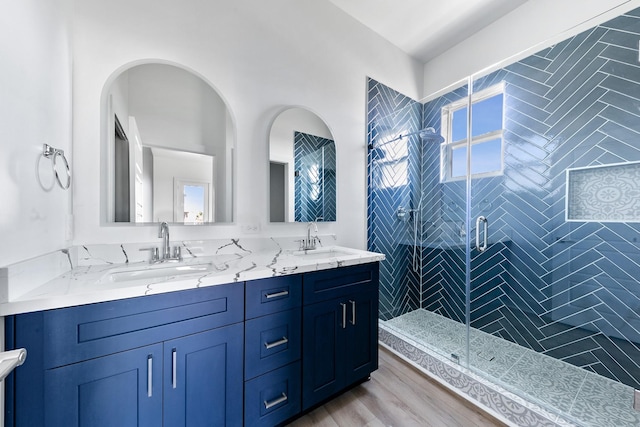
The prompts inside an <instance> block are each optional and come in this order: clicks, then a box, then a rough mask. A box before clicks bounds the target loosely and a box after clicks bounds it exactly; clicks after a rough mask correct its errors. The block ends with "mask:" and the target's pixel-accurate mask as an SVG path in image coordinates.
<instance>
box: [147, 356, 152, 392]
mask: <svg viewBox="0 0 640 427" xmlns="http://www.w3.org/2000/svg"><path fill="white" fill-rule="evenodd" d="M152 396H153V356H152V355H149V356H147V397H152Z"/></svg>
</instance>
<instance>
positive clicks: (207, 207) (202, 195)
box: [174, 179, 213, 225]
mask: <svg viewBox="0 0 640 427" xmlns="http://www.w3.org/2000/svg"><path fill="white" fill-rule="evenodd" d="M175 187H176V190H175V191H176V195H175V196H176V197H175V199H176V204H175V208H174V222H179V223H183V224H192V225H193V224H204V223H207V222H211V221H212V217H213V212H212V209H213V207H212V206H211V203H209V200H211V194H210V192H211V188H212V186H211V185H210V184H209V183H208V182H190V181H183V180H179V179H178V180H176V186H175Z"/></svg>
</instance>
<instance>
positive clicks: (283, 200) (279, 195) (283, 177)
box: [269, 162, 289, 222]
mask: <svg viewBox="0 0 640 427" xmlns="http://www.w3.org/2000/svg"><path fill="white" fill-rule="evenodd" d="M287 187H288V185H287V165H286V163H278V162H269V198H270V203H269V220H270V221H271V222H286V221H289V218H287V210H286V209H285V208H286V206H287V205H288V201H287V194H288V191H289V190H288V188H287Z"/></svg>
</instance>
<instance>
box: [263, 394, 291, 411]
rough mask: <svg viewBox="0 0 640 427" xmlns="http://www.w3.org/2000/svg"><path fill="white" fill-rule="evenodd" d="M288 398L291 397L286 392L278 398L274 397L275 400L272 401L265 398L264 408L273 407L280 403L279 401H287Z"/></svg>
mask: <svg viewBox="0 0 640 427" xmlns="http://www.w3.org/2000/svg"><path fill="white" fill-rule="evenodd" d="M287 399H289V398H288V397H287V395H286V394H285V393H282V396H280V397H278V398H277V399H274V400H272V401H270V402H267V401H266V400H265V401H264V409H269V408H272V407H274V406H276V405H277V404H279V403H282V402H286V401H287Z"/></svg>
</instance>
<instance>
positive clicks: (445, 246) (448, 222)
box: [415, 79, 469, 363]
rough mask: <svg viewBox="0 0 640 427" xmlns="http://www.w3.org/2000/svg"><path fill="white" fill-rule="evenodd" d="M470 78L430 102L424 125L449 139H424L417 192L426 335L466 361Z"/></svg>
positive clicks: (445, 352) (434, 344)
mask: <svg viewBox="0 0 640 427" xmlns="http://www.w3.org/2000/svg"><path fill="white" fill-rule="evenodd" d="M468 95H469V85H468V81H467V80H466V79H465V80H464V82H462V84H461V85H459V86H458V87H456V88H455V89H452V90H451V91H449V92H448V93H446V94H444V95H441V96H439V97H438V98H435V99H433V100H432V101H429V102H427V103H425V105H424V110H423V121H422V127H423V128H428V127H433V128H435V131H436V132H437V133H438V134H440V135H442V137H443V138H444V143H442V144H439V143H433V142H429V141H425V140H423V141H422V144H421V146H420V147H421V152H420V158H421V159H422V160H421V161H422V165H421V171H422V173H421V179H420V182H421V186H420V188H418V189H417V190H419V191H418V192H417V193H416V194H417V195H418V196H419V198H417V199H416V202H415V203H416V205H417V206H418V207H419V214H420V217H419V222H418V230H420V231H421V236H422V239H421V240H420V246H419V247H420V250H421V257H420V259H421V270H420V271H421V277H422V284H421V296H422V298H421V300H422V307H423V309H424V311H425V315H426V316H427V317H428V318H429V319H430V324H429V326H425V327H424V328H423V332H422V334H423V337H424V339H425V341H426V342H427V343H429V344H430V346H431V347H432V348H433V349H434V350H435V351H437V352H438V353H440V354H441V355H442V356H443V357H445V358H447V359H449V360H453V361H458V362H460V363H465V361H466V360H467V353H468V351H467V342H468V340H467V307H468V303H467V294H468V284H467V272H466V264H467V254H466V248H467V246H468V244H469V242H468V236H467V225H466V205H467V202H466V199H467V190H466V177H465V171H464V163H465V162H466V160H465V159H466V152H467V148H466V147H467V121H468V119H467V111H468V108H467V103H468Z"/></svg>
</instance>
